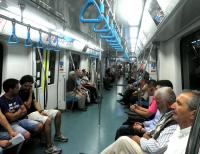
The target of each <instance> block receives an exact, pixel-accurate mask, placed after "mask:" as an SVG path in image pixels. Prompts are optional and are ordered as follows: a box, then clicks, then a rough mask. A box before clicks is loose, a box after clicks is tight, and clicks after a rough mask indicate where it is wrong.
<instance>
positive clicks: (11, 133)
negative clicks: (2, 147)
mask: <svg viewBox="0 0 200 154" xmlns="http://www.w3.org/2000/svg"><path fill="white" fill-rule="evenodd" d="M17 134H18V133H17V132H14V131H12V132H9V136H10V138H13V137H15V136H17Z"/></svg>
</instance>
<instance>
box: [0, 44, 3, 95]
mask: <svg viewBox="0 0 200 154" xmlns="http://www.w3.org/2000/svg"><path fill="white" fill-rule="evenodd" d="M2 69H3V45H2V44H1V43H0V93H1V89H2Z"/></svg>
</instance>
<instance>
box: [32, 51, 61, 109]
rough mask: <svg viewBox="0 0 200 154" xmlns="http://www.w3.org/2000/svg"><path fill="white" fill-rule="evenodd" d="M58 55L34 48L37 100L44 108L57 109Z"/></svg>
mask: <svg viewBox="0 0 200 154" xmlns="http://www.w3.org/2000/svg"><path fill="white" fill-rule="evenodd" d="M57 55H58V54H57V53H56V52H54V51H47V50H43V49H38V48H35V61H36V62H35V69H34V70H35V73H34V76H35V77H36V83H37V88H38V92H37V93H38V94H39V95H38V100H39V101H40V102H41V104H42V106H43V107H44V108H56V107H57V103H56V102H57V93H56V90H57V82H56V81H57V75H58V70H57V69H56V68H57V66H58V63H57V62H58V56H57Z"/></svg>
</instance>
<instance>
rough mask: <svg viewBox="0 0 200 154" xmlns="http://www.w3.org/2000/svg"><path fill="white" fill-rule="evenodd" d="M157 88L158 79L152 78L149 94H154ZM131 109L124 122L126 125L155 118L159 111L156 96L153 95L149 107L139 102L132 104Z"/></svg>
mask: <svg viewBox="0 0 200 154" xmlns="http://www.w3.org/2000/svg"><path fill="white" fill-rule="evenodd" d="M155 90H156V81H155V80H150V81H149V83H148V95H149V96H153V95H154V92H155ZM130 111H131V112H128V114H129V117H128V120H127V121H126V122H125V123H124V125H131V124H133V123H134V122H144V121H145V120H151V119H153V118H154V116H155V114H156V112H157V105H156V101H155V98H154V97H153V99H152V102H151V105H150V106H149V108H148V109H146V108H143V107H141V106H139V105H137V104H134V105H131V106H130Z"/></svg>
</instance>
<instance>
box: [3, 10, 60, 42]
mask: <svg viewBox="0 0 200 154" xmlns="http://www.w3.org/2000/svg"><path fill="white" fill-rule="evenodd" d="M0 18H3V19H5V20H9V21H14V22H15V23H17V24H20V25H22V26H26V27H30V28H31V29H34V30H37V31H40V32H42V33H45V34H48V35H49V34H51V33H49V32H47V31H44V30H42V29H39V28H36V27H34V26H31V25H29V24H25V23H23V22H20V21H18V20H16V19H14V18H9V17H7V16H5V15H2V14H0ZM51 36H56V37H58V38H60V39H63V37H60V36H58V35H54V34H51Z"/></svg>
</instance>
